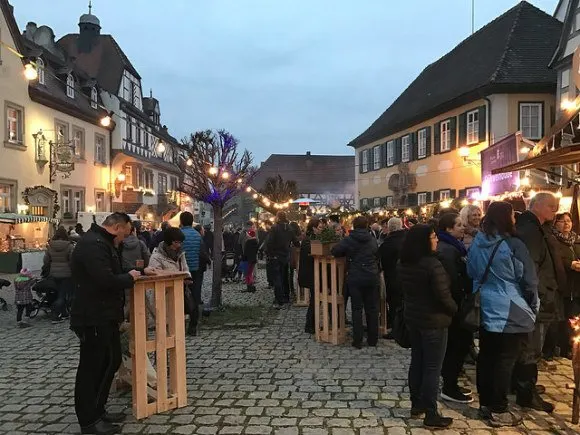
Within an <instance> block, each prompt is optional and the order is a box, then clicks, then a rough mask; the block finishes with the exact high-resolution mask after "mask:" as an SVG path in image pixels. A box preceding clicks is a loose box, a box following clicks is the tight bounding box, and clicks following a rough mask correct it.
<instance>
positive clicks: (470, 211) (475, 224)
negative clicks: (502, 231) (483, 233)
mask: <svg viewBox="0 0 580 435" xmlns="http://www.w3.org/2000/svg"><path fill="white" fill-rule="evenodd" d="M459 216H460V217H461V222H463V226H464V227H465V234H464V236H463V244H464V245H465V248H466V249H469V247H470V246H471V243H472V242H473V239H474V238H475V235H476V234H477V232H478V231H479V226H480V225H481V217H482V216H483V213H482V212H481V209H480V208H479V207H478V206H476V205H473V204H469V205H466V206H465V207H463V208H462V209H461V211H460V212H459Z"/></svg>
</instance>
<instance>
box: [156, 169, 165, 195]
mask: <svg viewBox="0 0 580 435" xmlns="http://www.w3.org/2000/svg"><path fill="white" fill-rule="evenodd" d="M157 193H158V194H159V195H167V175H166V174H159V176H158V180H157Z"/></svg>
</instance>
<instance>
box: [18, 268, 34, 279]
mask: <svg viewBox="0 0 580 435" xmlns="http://www.w3.org/2000/svg"><path fill="white" fill-rule="evenodd" d="M20 275H22V276H27V277H29V278H32V272H31V271H30V270H28V269H27V268H23V269H21V270H20Z"/></svg>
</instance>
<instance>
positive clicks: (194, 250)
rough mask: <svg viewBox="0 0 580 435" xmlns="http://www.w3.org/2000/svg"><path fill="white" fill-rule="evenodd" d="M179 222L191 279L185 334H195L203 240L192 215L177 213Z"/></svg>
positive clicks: (198, 306) (199, 295)
mask: <svg viewBox="0 0 580 435" xmlns="http://www.w3.org/2000/svg"><path fill="white" fill-rule="evenodd" d="M179 222H180V224H181V232H182V233H183V235H184V237H185V239H184V240H183V244H182V245H183V246H182V247H183V252H184V253H185V259H186V260H187V266H188V268H189V273H190V274H191V280H192V281H193V283H192V285H191V286H190V294H188V295H187V296H188V298H187V300H186V303H187V307H188V314H189V326H188V328H187V334H188V335H192V336H195V335H197V325H198V323H199V317H200V312H199V311H200V309H201V305H202V303H201V287H202V284H203V281H202V280H203V272H202V271H201V268H200V255H201V244H202V242H203V240H202V238H201V234H200V233H199V232H198V231H197V230H196V229H195V228H193V215H192V214H191V213H190V212H188V211H184V212H183V213H181V215H179Z"/></svg>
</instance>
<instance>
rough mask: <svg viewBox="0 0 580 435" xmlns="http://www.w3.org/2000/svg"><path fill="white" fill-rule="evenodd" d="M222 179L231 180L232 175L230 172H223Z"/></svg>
mask: <svg viewBox="0 0 580 435" xmlns="http://www.w3.org/2000/svg"><path fill="white" fill-rule="evenodd" d="M222 178H223V179H224V180H227V179H228V178H230V173H229V172H228V171H224V172H222Z"/></svg>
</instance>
